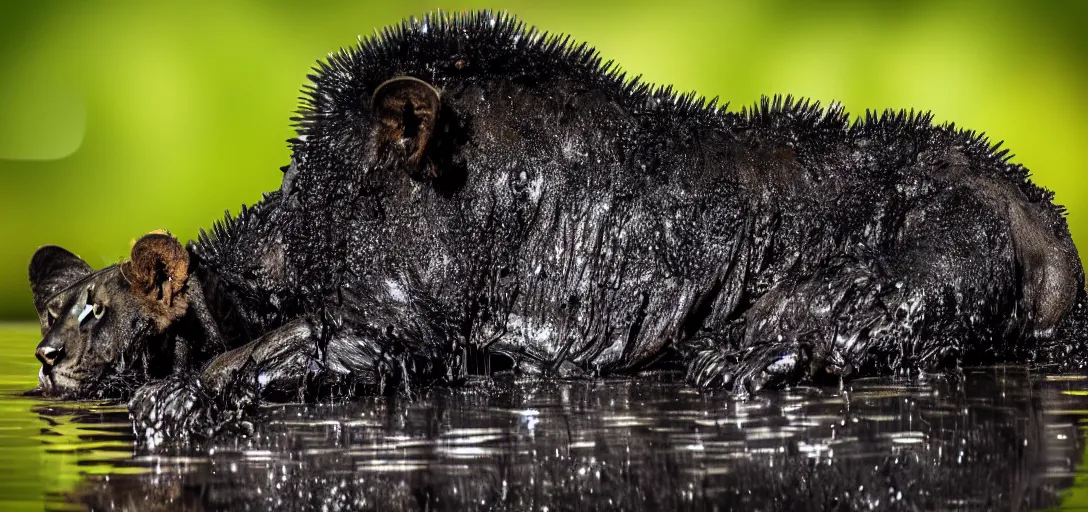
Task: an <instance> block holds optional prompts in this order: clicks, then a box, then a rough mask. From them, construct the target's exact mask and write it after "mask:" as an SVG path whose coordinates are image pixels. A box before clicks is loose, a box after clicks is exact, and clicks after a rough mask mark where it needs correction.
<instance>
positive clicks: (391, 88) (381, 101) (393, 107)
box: [370, 76, 442, 174]
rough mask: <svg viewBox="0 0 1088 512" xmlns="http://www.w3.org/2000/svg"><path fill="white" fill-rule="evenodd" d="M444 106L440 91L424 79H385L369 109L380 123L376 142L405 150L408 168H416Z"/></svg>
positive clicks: (372, 99)
mask: <svg viewBox="0 0 1088 512" xmlns="http://www.w3.org/2000/svg"><path fill="white" fill-rule="evenodd" d="M441 107H442V100H441V98H440V95H439V93H438V90H437V89H435V88H434V87H433V86H431V84H428V83H427V82H424V81H423V80H420V79H418V78H413V77H410V76H401V77H397V78H394V79H392V80H387V81H385V82H383V83H382V84H381V85H379V86H378V87H376V88H375V89H374V95H373V96H372V97H371V99H370V111H371V114H372V115H373V116H374V119H375V122H376V123H377V126H376V127H375V138H376V141H377V142H378V144H379V145H382V146H387V145H393V146H394V148H396V149H397V150H399V151H403V156H404V158H405V162H406V163H407V165H408V167H409V169H410V170H412V171H413V172H414V171H416V170H417V169H418V168H419V166H420V164H421V163H422V162H423V156H424V154H425V153H426V151H427V144H428V143H429V142H430V140H431V136H432V135H433V134H434V130H435V126H436V125H437V123H438V112H439V110H440V109H441ZM432 174H433V172H432Z"/></svg>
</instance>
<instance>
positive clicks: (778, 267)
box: [30, 13, 1088, 442]
mask: <svg viewBox="0 0 1088 512" xmlns="http://www.w3.org/2000/svg"><path fill="white" fill-rule="evenodd" d="M614 69H615V68H613V67H612V66H611V65H610V64H603V65H602V64H601V62H600V60H599V58H598V57H597V55H596V53H595V52H594V51H593V50H591V49H588V48H587V47H585V46H584V45H583V46H573V45H572V44H570V43H569V42H568V40H567V39H563V38H555V37H544V36H543V35H541V34H540V33H538V32H536V31H535V30H533V29H528V30H526V29H525V28H524V27H523V25H521V24H520V23H518V22H516V21H514V20H513V19H511V18H508V17H504V16H493V15H491V14H489V13H481V14H471V15H467V16H463V17H458V16H454V17H452V18H449V17H442V16H431V17H426V18H424V19H423V20H420V21H410V22H406V23H404V24H402V25H401V26H398V27H395V28H392V29H389V30H387V31H385V32H383V33H382V34H381V35H380V36H379V37H377V38H374V39H369V40H365V41H363V42H362V43H361V44H360V45H359V47H357V48H353V49H350V50H344V51H341V52H340V53H337V54H335V55H333V56H332V57H330V58H329V60H328V61H327V62H322V63H320V64H319V68H318V69H317V70H316V72H315V73H314V74H313V75H312V76H311V77H310V78H311V79H312V82H313V83H312V84H311V85H310V86H308V87H307V88H306V90H305V91H306V94H307V97H308V99H307V103H306V105H305V106H304V108H303V109H302V111H301V114H300V116H299V117H298V118H297V119H296V121H297V124H298V137H297V138H296V139H293V140H292V141H291V144H292V147H293V156H292V158H291V164H290V165H289V166H285V167H284V168H283V171H284V177H283V184H282V186H281V189H280V190H279V191H277V192H273V193H271V194H269V195H268V196H266V197H265V199H264V200H263V201H262V202H261V203H259V204H258V205H256V206H255V207H253V208H249V209H246V208H243V209H242V211H241V212H240V213H239V214H238V216H237V217H235V218H230V217H229V216H228V218H227V219H226V220H225V221H224V222H223V223H222V224H221V225H218V226H216V227H215V229H214V230H213V231H212V233H211V234H205V235H202V236H201V237H200V239H199V240H196V241H194V242H191V243H190V244H189V245H188V247H187V248H183V247H182V246H181V245H180V244H179V243H178V242H177V241H176V240H175V239H174V238H172V237H171V236H169V235H167V234H161V233H160V234H152V235H148V236H145V237H143V238H141V239H140V240H139V241H137V242H136V244H135V246H134V247H133V249H132V256H131V259H130V260H127V261H125V262H123V263H121V264H119V265H116V266H112V267H108V268H106V269H102V270H99V271H92V269H91V268H90V267H89V266H88V265H87V264H86V263H84V262H83V261H81V260H80V259H79V258H77V257H75V256H73V255H72V254H71V253H69V252H67V251H65V250H63V249H60V248H57V247H45V248H42V249H40V250H39V251H38V253H37V254H35V255H34V258H33V259H32V261H31V264H30V280H31V284H32V287H33V291H34V297H35V298H34V300H35V305H36V306H37V310H38V313H39V315H40V317H41V323H42V332H43V335H44V339H43V340H42V342H41V344H40V345H39V346H38V349H37V356H38V358H39V359H40V360H41V361H42V371H41V378H40V381H41V386H40V387H39V391H40V392H41V393H42V394H45V395H50V396H59V397H65V398H80V397H94V396H126V395H129V394H130V393H131V392H133V391H135V394H134V396H133V399H132V402H131V403H130V407H131V410H132V413H133V416H134V418H135V420H136V422H137V432H138V434H140V435H141V436H143V437H144V438H146V439H147V440H148V441H151V442H155V441H158V440H161V439H162V438H163V437H164V436H171V435H173V434H174V433H175V432H176V433H181V434H187V433H209V432H214V431H216V429H218V428H219V427H220V426H221V425H223V424H225V423H231V421H232V420H234V419H237V418H238V417H239V414H243V413H245V409H246V408H247V407H249V406H250V405H251V404H253V403H254V402H255V401H256V400H258V399H266V400H305V399H308V398H312V397H315V396H319V395H322V394H333V395H341V396H343V395H350V394H353V393H386V392H394V391H404V392H409V391H412V390H415V389H418V388H420V387H424V386H428V385H432V384H434V383H453V382H457V381H458V380H460V379H462V378H463V377H464V376H465V375H467V374H473V373H481V374H487V373H489V372H493V371H498V370H512V371H516V372H524V373H532V374H543V375H558V376H606V375H615V374H630V373H633V372H637V371H640V370H644V369H649V368H656V367H662V366H668V365H682V367H683V368H686V371H687V375H688V378H689V380H690V382H691V383H692V384H693V385H696V386H699V387H704V388H705V387H725V388H728V389H730V390H732V391H733V392H735V393H737V394H740V395H744V394H747V393H750V392H753V391H756V390H758V389H760V388H762V387H766V386H781V385H788V384H795V383H802V382H811V383H817V384H818V383H822V382H827V381H830V380H834V381H836V382H837V381H838V380H839V379H842V378H846V377H853V376H859V375H876V374H887V373H891V372H901V371H941V370H947V369H952V368H956V367H957V366H958V365H968V364H984V363H995V362H1018V363H1035V364H1054V363H1060V364H1061V365H1063V366H1061V367H1062V368H1075V367H1079V366H1080V365H1081V364H1082V362H1083V361H1084V360H1085V355H1086V350H1084V348H1083V341H1084V332H1083V331H1084V323H1085V322H1084V321H1085V319H1086V318H1088V314H1086V313H1085V312H1084V308H1085V302H1086V300H1085V292H1084V273H1083V270H1082V268H1081V264H1080V261H1079V259H1078V255H1077V250H1076V248H1075V247H1074V246H1073V243H1072V241H1071V239H1070V236H1069V232H1068V230H1067V228H1066V223H1065V220H1064V218H1063V211H1062V209H1061V208H1060V207H1057V206H1055V205H1054V204H1052V201H1051V197H1052V196H1051V194H1050V193H1049V192H1047V191H1045V190H1043V189H1041V188H1039V187H1037V186H1035V185H1033V184H1032V183H1031V182H1030V181H1029V180H1028V178H1027V171H1026V170H1025V169H1024V168H1023V167H1021V166H1019V165H1015V164H1012V163H1009V162H1008V161H1007V159H1006V158H1005V156H1004V155H1005V152H1004V151H997V150H996V148H994V147H991V146H990V144H989V143H987V142H986V141H985V140H983V139H981V138H979V137H977V136H976V135H974V134H973V133H971V132H964V131H959V130H957V129H955V128H954V127H952V126H933V125H932V123H931V119H930V117H929V116H928V115H915V114H913V113H910V114H907V113H886V114H884V115H881V116H876V115H872V114H867V115H866V117H865V118H864V119H862V120H858V121H855V122H850V121H849V120H848V117H847V115H846V114H845V113H844V112H843V110H841V109H840V108H839V107H837V106H833V107H830V108H827V109H821V108H819V107H818V106H817V105H814V104H810V103H807V102H799V101H793V100H791V99H789V98H786V99H784V100H783V99H779V98H776V99H774V100H764V101H763V102H762V103H761V104H759V105H757V106H755V107H754V108H753V109H751V110H745V111H742V112H741V113H731V112H727V111H725V110H724V109H723V108H718V107H716V106H715V102H713V101H712V102H711V103H710V104H709V105H707V104H704V103H703V102H702V100H696V99H695V98H694V96H693V95H685V96H678V95H676V94H675V93H673V92H672V90H671V89H669V88H656V89H654V88H651V86H648V85H645V84H643V83H640V82H638V81H637V80H627V79H625V78H624V76H623V75H620V74H618V73H617V72H615V71H614ZM141 386H142V387H141Z"/></svg>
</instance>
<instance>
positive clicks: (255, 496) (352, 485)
mask: <svg viewBox="0 0 1088 512" xmlns="http://www.w3.org/2000/svg"><path fill="white" fill-rule="evenodd" d="M2 352H4V350H3V347H2V345H0V357H2V356H3V355H4V354H3V353H2ZM28 353H29V352H28ZM11 369H12V368H11V366H8V367H6V368H5V367H0V374H2V375H10V374H9V373H7V372H8V371H10V370H11ZM27 377H28V378H27V380H30V381H32V380H33V373H28V374H27ZM0 384H2V387H3V390H5V391H6V392H11V391H14V389H12V388H13V386H15V383H14V382H12V381H11V380H10V379H9V380H0ZM28 384H32V382H30V383H28ZM0 411H7V412H6V413H0V472H3V473H5V478H7V481H6V482H5V481H4V479H0V500H3V501H2V502H0V508H4V509H8V508H11V506H14V505H20V504H21V505H24V506H26V507H27V508H39V509H40V508H41V506H42V502H41V501H40V500H42V499H44V500H45V502H46V506H47V507H48V508H87V507H89V508H94V509H110V508H117V509H130V510H141V511H142V510H155V509H158V508H161V509H179V508H180V509H205V508H226V509H232V510H233V509H257V510H267V509H280V508H282V509H284V510H297V509H323V508H327V509H328V510H337V509H383V508H384V509H391V510H399V509H423V508H429V509H441V510H447V509H449V510H462V509H469V510H473V509H486V510H545V509H546V510H567V509H583V510H597V509H606V510H608V509H625V510H631V509H634V510H640V509H646V510H656V509H663V510H671V509H713V508H717V509H719V510H731V509H736V510H813V509H817V510H818V509H870V508H874V509H907V510H930V509H981V510H1002V509H1030V508H1039V507H1048V506H1053V505H1059V504H1064V505H1071V504H1074V505H1075V504H1078V502H1084V496H1083V495H1082V494H1080V493H1083V492H1085V491H1083V490H1082V488H1085V489H1088V478H1086V477H1085V476H1084V475H1082V474H1080V473H1077V472H1076V471H1075V470H1077V469H1078V468H1077V467H1076V466H1077V465H1079V464H1080V462H1081V457H1082V453H1083V452H1084V446H1083V445H1084V442H1083V439H1084V434H1083V433H1082V432H1081V430H1080V427H1079V424H1080V422H1081V421H1082V420H1085V419H1088V380H1082V379H1079V378H1078V379H1053V378H1052V379H1046V378H1041V377H1038V376H1034V377H1033V376H1031V375H1029V374H1028V373H1027V372H1026V371H1025V370H1023V369H1019V368H1003V369H1001V368H999V369H984V370H976V371H970V372H968V373H967V376H966V378H965V379H964V380H963V381H962V382H960V383H958V384H951V383H949V382H946V381H944V380H931V381H928V382H924V383H919V384H916V385H905V384H904V383H903V381H893V380H890V379H880V380H865V381H858V382H854V383H852V385H850V386H849V387H848V388H847V389H846V390H838V389H831V388H797V389H793V390H789V391H783V392H778V393H769V394H766V393H765V394H761V395H760V396H758V397H757V398H755V399H753V400H750V401H748V402H734V401H732V400H730V399H728V398H727V397H726V396H724V395H722V394H709V395H708V394H699V393H696V392H694V391H693V390H691V389H688V388H686V387H684V386H683V385H679V384H675V383H673V382H672V381H671V380H669V379H666V378H665V377H653V378H648V379H642V380H638V381H636V380H609V381H603V382H584V381H557V380H548V381H542V380H514V379H510V378H506V379H497V380H496V381H495V382H485V381H480V382H475V383H473V384H471V385H469V386H467V387H466V388H464V389H436V390H433V391H432V392H431V393H429V394H428V395H427V396H425V397H423V398H422V399H418V400H415V401H406V400H400V399H382V398H374V399H360V400H356V401H352V402H348V403H339V404H323V405H315V406H302V405H289V406H274V407H268V408H267V409H266V411H265V416H266V417H265V419H264V421H262V422H260V423H259V425H258V430H257V434H256V435H255V436H254V437H252V438H250V439H241V440H240V439H222V440H218V441H217V442H216V443H214V444H213V445H210V446H208V447H205V448H204V449H201V450H194V451H189V452H186V453H175V454H169V455H163V454H159V455H153V454H140V453H136V454H133V451H132V445H131V443H132V435H131V430H130V428H131V427H130V426H129V423H128V418H127V414H126V413H125V411H124V409H123V408H119V407H109V406H103V405H102V404H88V403H82V404H65V403H58V402H49V401H37V400H31V399H26V398H22V397H11V396H9V397H5V398H2V399H0ZM13 425H14V426H13ZM15 426H18V428H16V427H15ZM9 475H10V476H9ZM35 485H36V486H38V487H34V489H41V491H40V492H41V493H40V494H34V492H37V491H33V492H32V491H28V490H27V489H28V486H35ZM1071 487H1072V489H1071ZM9 491H10V492H9ZM13 493H15V494H13ZM19 493H21V494H19ZM13 496H16V497H15V498H13ZM35 496H37V498H36V499H38V500H39V501H36V502H34V501H32V500H34V499H35ZM20 501H21V502H20Z"/></svg>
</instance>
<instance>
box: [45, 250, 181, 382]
mask: <svg viewBox="0 0 1088 512" xmlns="http://www.w3.org/2000/svg"><path fill="white" fill-rule="evenodd" d="M188 277H189V255H188V253H187V252H186V250H185V248H183V247H182V246H181V244H180V243H178V241H177V240H176V239H175V238H174V237H172V236H170V235H168V234H162V233H153V234H149V235H145V236H144V237H143V238H141V239H140V240H138V241H137V242H136V243H135V244H134V245H133V247H132V254H131V257H130V259H129V260H127V261H124V262H122V263H120V264H117V265H112V266H109V267H106V268H104V269H101V270H98V271H94V270H92V269H91V267H90V265H88V264H87V263H86V262H84V261H83V260H81V259H80V258H79V257H78V256H76V255H74V254H72V253H71V252H68V251H66V250H64V249H62V248H60V247H56V246H45V247H42V248H40V249H38V251H37V252H36V253H34V257H33V258H31V260H30V287H31V290H32V291H33V293H34V307H35V309H37V311H38V319H39V321H40V322H41V327H42V341H41V343H39V344H38V347H37V349H36V351H35V355H36V356H37V357H38V360H40V361H41V363H42V368H41V371H40V372H39V373H38V382H39V386H38V388H37V389H36V390H35V391H37V392H40V393H41V394H43V395H47V396H56V397H63V398H91V397H105V396H116V395H121V394H124V393H125V392H126V391H128V390H129V389H130V388H131V387H132V386H133V385H137V384H139V383H141V382H143V381H145V380H147V379H148V378H154V377H161V376H162V375H163V374H164V373H168V372H169V371H170V367H169V364H170V361H169V359H170V358H171V356H172V354H171V352H172V350H173V347H172V345H171V344H172V342H173V340H170V339H168V337H167V336H164V333H165V332H166V331H167V328H168V327H169V326H170V325H171V324H173V323H174V322H176V321H177V320H178V319H180V318H181V317H182V316H184V315H185V312H186V309H187V307H188V303H187V300H186V293H185V292H186V282H187V280H188ZM167 345H171V346H167Z"/></svg>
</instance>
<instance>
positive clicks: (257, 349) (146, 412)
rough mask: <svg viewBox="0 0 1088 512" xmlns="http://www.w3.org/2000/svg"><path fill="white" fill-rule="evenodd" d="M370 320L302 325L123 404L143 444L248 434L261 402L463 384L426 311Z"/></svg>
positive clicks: (443, 334)
mask: <svg viewBox="0 0 1088 512" xmlns="http://www.w3.org/2000/svg"><path fill="white" fill-rule="evenodd" d="M375 310H376V311H377V313H378V314H375V315H373V316H372V318H370V319H369V320H363V319H359V318H356V321H355V322H349V323H344V322H342V321H338V322H330V321H320V320H318V319H316V318H313V317H301V318H298V319H296V320H293V321H291V322H289V323H287V324H285V325H283V326H282V327H280V328H278V329H276V330H274V331H272V332H270V333H268V334H266V335H264V336H262V337H261V338H259V339H257V340H255V341H252V342H250V343H249V344H246V345H244V346H242V347H239V348H236V349H234V350H231V351H229V352H225V353H223V354H220V355H219V356H217V357H215V358H214V359H212V360H211V361H209V362H208V364H207V365H205V366H204V368H203V369H202V370H201V371H200V372H198V373H192V374H179V375H172V376H170V377H169V378H166V379H163V380H160V381H156V382H152V383H149V384H147V385H145V386H143V387H142V388H140V389H139V390H138V391H137V392H136V394H135V395H134V396H133V398H132V400H131V401H130V403H129V410H130V414H131V416H132V419H133V428H134V430H135V432H136V435H137V437H138V438H139V440H140V441H141V443H143V444H145V445H147V446H149V447H152V448H153V447H154V446H156V445H158V444H161V443H162V442H163V441H165V440H170V441H171V442H184V441H186V440H188V439H190V438H193V437H196V438H207V437H211V436H213V435H215V434H217V433H220V432H224V431H227V432H235V431H237V432H242V433H245V432H246V431H248V430H249V429H250V428H251V427H250V426H249V424H248V423H247V422H246V421H245V420H244V418H246V417H248V416H250V415H251V414H252V413H253V412H254V411H255V409H256V405H257V403H258V402H259V401H260V400H272V401H305V400H308V399H312V398H314V397H317V396H321V395H339V396H348V395H352V394H357V393H374V394H386V393H393V392H401V393H412V392H413V391H415V390H418V389H419V388H421V387H426V386H429V385H431V384H433V383H435V382H436V381H443V382H451V381H455V380H458V379H459V378H460V377H461V373H462V372H461V366H462V363H461V360H460V357H459V353H460V351H458V350H457V345H456V342H455V341H452V339H451V338H450V336H449V332H448V330H447V329H445V328H444V325H443V324H442V322H431V321H428V320H427V319H428V318H431V319H433V318H434V316H433V315H428V314H427V313H426V312H419V314H418V315H416V314H404V313H406V311H403V310H401V311H398V312H397V314H392V311H383V310H381V308H378V307H375Z"/></svg>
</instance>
